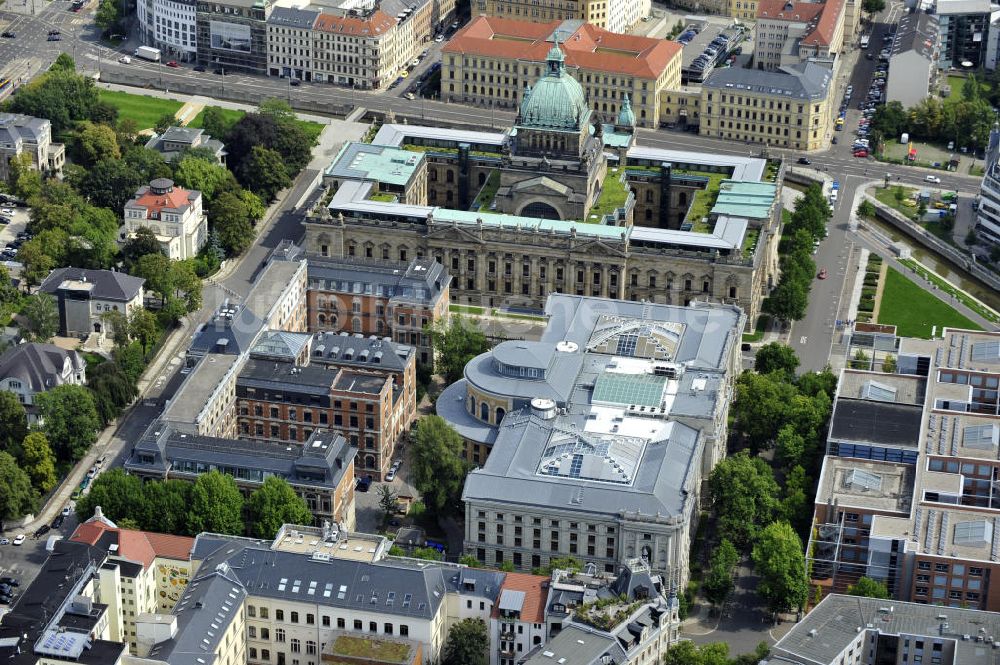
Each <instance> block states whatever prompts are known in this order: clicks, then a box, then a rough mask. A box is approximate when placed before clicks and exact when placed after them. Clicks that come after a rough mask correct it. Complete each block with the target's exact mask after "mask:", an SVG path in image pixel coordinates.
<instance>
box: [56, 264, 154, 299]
mask: <svg viewBox="0 0 1000 665" xmlns="http://www.w3.org/2000/svg"><path fill="white" fill-rule="evenodd" d="M66 280H77V281H87V282H90V283H92V284H93V285H94V289H93V290H92V291H91V292H90V293H91V295H90V297H91V298H92V299H95V300H114V301H118V302H129V301H130V300H132V299H133V298H135V297H136V296H137V295H138V294H139V290H140V289H142V285H143V284H145V283H146V280H145V279H143V278H142V277H133V276H132V275H129V274H127V273H124V272H116V271H114V270H91V269H90V268H72V267H70V268H56V269H55V270H53V271H52V272H50V273H49V276H48V277H46V278H45V281H44V282H42V285H41V286H40V287H38V288H39V289H40V290H41V291H44V292H45V293H56V292H57V291H58V290H59V285H60V284H62V283H63V282H64V281H66Z"/></svg>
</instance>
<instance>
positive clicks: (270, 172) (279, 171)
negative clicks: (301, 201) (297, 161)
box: [243, 145, 292, 201]
mask: <svg viewBox="0 0 1000 665" xmlns="http://www.w3.org/2000/svg"><path fill="white" fill-rule="evenodd" d="M243 184H244V185H245V186H246V187H247V188H248V189H250V190H251V191H252V192H254V193H255V194H257V195H258V196H260V198H261V200H263V201H273V200H274V198H275V196H276V195H277V194H278V192H280V191H281V190H282V189H284V188H285V187H288V186H289V185H290V184H292V179H291V178H290V177H289V176H288V168H287V167H286V166H285V163H284V162H283V161H282V158H281V154H280V153H278V151H277V150H271V149H270V148H265V147H263V146H259V145H257V146H254V147H253V148H252V149H251V151H250V157H249V159H247V160H246V162H245V163H244V169H243Z"/></svg>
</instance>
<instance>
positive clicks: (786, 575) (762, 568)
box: [753, 522, 809, 612]
mask: <svg viewBox="0 0 1000 665" xmlns="http://www.w3.org/2000/svg"><path fill="white" fill-rule="evenodd" d="M753 562H754V566H755V568H756V571H757V573H758V574H759V575H760V584H759V585H758V586H757V591H758V593H760V595H761V597H762V598H763V599H764V600H765V601H766V602H767V605H768V607H769V608H770V609H771V611H772V612H783V611H786V610H793V609H801V608H802V607H803V606H804V605H805V603H806V598H807V596H808V594H809V580H808V579H807V578H806V568H805V558H804V553H803V550H802V541H801V540H799V536H798V534H796V533H795V529H793V528H792V526H791V525H790V524H789V523H788V522H773V523H771V524H769V525H768V526H767V527H765V528H764V530H763V531H762V532H761V534H760V538H759V540H758V541H757V544H756V545H755V546H754V548H753Z"/></svg>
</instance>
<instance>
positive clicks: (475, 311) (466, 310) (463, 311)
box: [448, 305, 486, 315]
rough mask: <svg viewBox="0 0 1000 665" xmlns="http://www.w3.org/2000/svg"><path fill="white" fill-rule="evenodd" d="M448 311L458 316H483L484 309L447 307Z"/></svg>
mask: <svg viewBox="0 0 1000 665" xmlns="http://www.w3.org/2000/svg"><path fill="white" fill-rule="evenodd" d="M448 310H449V311H451V312H456V313H458V314H480V315H481V314H483V313H484V312H486V309H485V308H483V307H476V306H475V305H448Z"/></svg>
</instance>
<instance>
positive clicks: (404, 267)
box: [308, 254, 451, 303]
mask: <svg viewBox="0 0 1000 665" xmlns="http://www.w3.org/2000/svg"><path fill="white" fill-rule="evenodd" d="M308 258H309V267H308V275H309V287H310V288H318V289H321V290H325V291H337V292H340V293H357V294H371V295H378V296H382V297H386V298H389V301H390V302H422V303H432V302H434V301H435V300H436V299H437V298H438V297H439V296H440V295H441V292H442V291H443V289H444V287H445V286H447V285H448V284H449V283H450V282H451V276H450V275H448V273H447V272H446V271H445V269H444V266H442V265H441V264H440V263H438V262H437V261H435V260H434V259H431V258H422V259H413V260H412V261H410V262H409V263H402V262H395V261H379V260H372V259H364V258H360V257H338V258H334V257H327V256H319V255H316V254H309V255H308Z"/></svg>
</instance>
